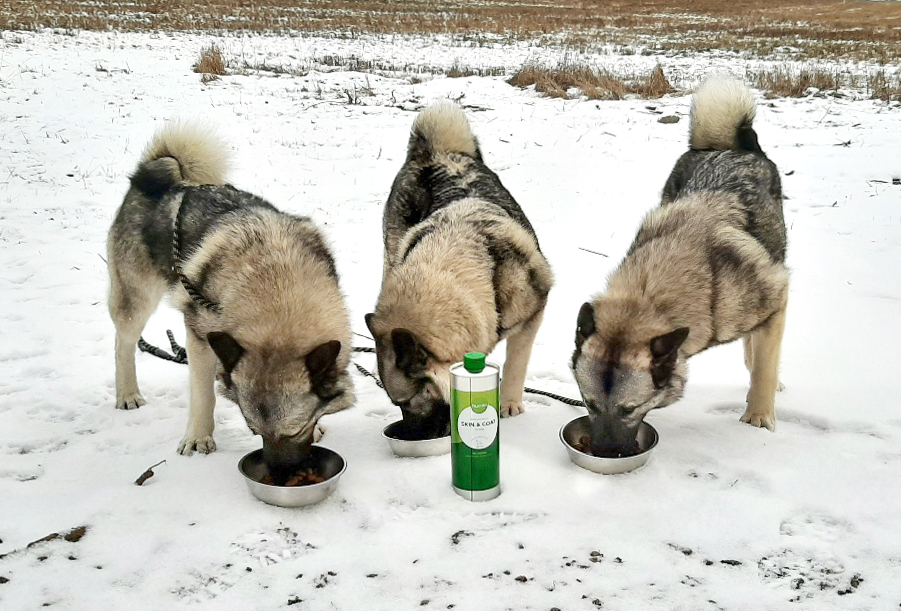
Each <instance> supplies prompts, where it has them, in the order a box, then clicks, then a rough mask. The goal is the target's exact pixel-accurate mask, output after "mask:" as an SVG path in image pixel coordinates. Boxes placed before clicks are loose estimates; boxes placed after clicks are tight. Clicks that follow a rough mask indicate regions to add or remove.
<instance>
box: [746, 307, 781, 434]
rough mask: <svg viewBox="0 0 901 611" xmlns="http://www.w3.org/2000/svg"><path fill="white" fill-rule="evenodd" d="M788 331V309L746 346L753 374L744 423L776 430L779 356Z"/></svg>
mask: <svg viewBox="0 0 901 611" xmlns="http://www.w3.org/2000/svg"><path fill="white" fill-rule="evenodd" d="M784 330H785V307H783V308H782V309H781V310H779V311H778V312H776V313H775V314H773V316H772V317H771V318H770V320H769V321H767V323H766V324H765V325H763V326H762V327H761V328H759V329H757V330H756V331H754V332H753V333H751V336H750V338H749V339H750V341H749V342H747V343H746V344H745V362H746V363H747V365H748V368H749V369H750V370H751V389H750V390H749V391H748V408H747V409H746V410H745V413H744V415H743V416H742V417H741V421H742V422H747V423H748V424H750V425H752V426H759V427H765V428H767V429H769V430H771V431H775V430H776V407H775V404H776V390H777V388H778V387H779V353H780V349H781V346H782V332H783V331H784Z"/></svg>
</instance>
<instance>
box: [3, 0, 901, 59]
mask: <svg viewBox="0 0 901 611" xmlns="http://www.w3.org/2000/svg"><path fill="white" fill-rule="evenodd" d="M40 27H50V28H64V29H66V28H73V29H88V30H106V29H109V28H113V29H118V30H204V31H209V30H221V31H226V30H237V31H255V32H278V33H286V32H293V33H327V34H329V35H332V36H345V37H354V36H357V35H359V34H360V33H372V34H435V33H448V34H454V35H457V36H460V37H464V38H466V39H468V40H471V41H472V42H473V44H486V43H488V42H491V41H493V40H496V39H497V38H498V37H502V38H506V39H526V38H528V39H535V38H538V39H540V40H543V41H544V42H545V44H566V45H568V46H570V47H571V48H575V49H587V48H596V47H597V46H599V45H604V44H612V45H618V46H625V47H632V50H633V51H634V50H635V49H636V48H637V49H639V52H640V50H641V48H644V47H646V46H647V45H648V44H649V43H648V41H652V43H651V44H653V46H654V49H656V50H661V51H673V50H674V51H684V52H694V51H703V50H710V49H718V50H725V51H739V52H742V53H747V54H751V55H756V56H766V55H770V54H772V53H780V52H782V53H786V54H789V55H791V56H792V57H795V58H799V57H800V58H806V57H810V58H836V57H840V56H845V57H852V58H855V59H870V60H876V61H882V62H889V61H894V60H897V59H899V58H901V3H899V2H868V1H866V0H731V1H730V2H722V1H721V0H629V1H628V2H627V1H625V0H484V1H482V2H466V1H464V0H393V1H392V2H390V3H386V2H375V1H374V0H253V1H252V2H251V1H250V0H210V1H209V2H200V1H198V0H170V1H166V2H163V1H162V0H36V1H33V2H25V1H22V0H13V1H7V2H2V3H0V29H7V30H16V29H26V30H27V29H35V28H40Z"/></svg>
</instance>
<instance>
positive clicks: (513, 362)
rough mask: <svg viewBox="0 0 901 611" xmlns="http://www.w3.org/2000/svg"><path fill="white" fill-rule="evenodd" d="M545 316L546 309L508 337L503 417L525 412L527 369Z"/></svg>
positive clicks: (503, 382) (503, 384)
mask: <svg viewBox="0 0 901 611" xmlns="http://www.w3.org/2000/svg"><path fill="white" fill-rule="evenodd" d="M542 318H544V309H541V310H539V311H538V313H537V314H535V316H533V317H532V319H531V320H529V321H528V322H527V323H525V324H524V325H523V326H522V328H521V329H520V330H519V332H518V333H516V334H515V335H511V336H510V337H508V338H507V360H506V361H505V362H504V377H503V378H502V379H501V417H503V418H506V417H507V416H516V415H517V414H521V413H522V412H523V409H522V389H523V386H525V383H526V369H528V367H529V357H530V356H531V354H532V344H534V343H535V336H536V335H537V334H538V328H539V327H540V326H541V320H542Z"/></svg>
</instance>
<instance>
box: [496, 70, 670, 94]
mask: <svg viewBox="0 0 901 611" xmlns="http://www.w3.org/2000/svg"><path fill="white" fill-rule="evenodd" d="M507 82H508V83H510V84H511V85H513V86H515V87H530V86H532V85H534V86H535V91H538V92H539V93H544V94H546V95H547V96H548V97H552V98H569V97H572V96H571V92H572V94H573V95H583V96H585V97H587V98H588V99H590V100H621V99H623V98H624V97H625V96H626V95H627V94H636V95H638V96H639V97H642V98H659V97H661V96H663V95H666V94H667V93H672V92H673V91H674V89H673V88H672V86H671V85H670V83H669V81H668V80H667V78H666V75H665V74H664V73H663V68H661V66H659V65H658V66H656V67H655V68H654V70H653V71H652V72H651V73H650V74H648V75H643V76H635V75H632V74H628V75H626V74H614V73H613V72H611V71H609V70H606V69H603V68H591V67H588V66H580V65H575V64H571V63H563V64H561V65H559V66H557V67H554V68H546V67H542V66H536V65H534V64H527V65H526V66H523V67H522V68H521V69H520V70H517V71H516V72H515V73H514V74H513V76H511V77H510V78H509V79H508V80H507ZM573 90H578V92H576V91H573Z"/></svg>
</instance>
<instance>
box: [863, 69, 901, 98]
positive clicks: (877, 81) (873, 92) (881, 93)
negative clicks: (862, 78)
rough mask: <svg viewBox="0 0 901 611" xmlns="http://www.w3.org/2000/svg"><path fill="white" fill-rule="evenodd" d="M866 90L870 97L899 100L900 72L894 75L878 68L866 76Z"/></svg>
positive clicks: (900, 93) (900, 88) (900, 94)
mask: <svg viewBox="0 0 901 611" xmlns="http://www.w3.org/2000/svg"><path fill="white" fill-rule="evenodd" d="M867 91H868V92H869V94H870V98H871V99H874V100H882V101H884V102H901V72H896V73H895V74H894V75H890V74H886V73H885V70H880V71H879V72H876V73H875V74H871V75H869V76H868V77H867Z"/></svg>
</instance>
